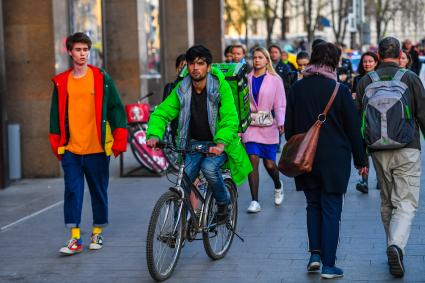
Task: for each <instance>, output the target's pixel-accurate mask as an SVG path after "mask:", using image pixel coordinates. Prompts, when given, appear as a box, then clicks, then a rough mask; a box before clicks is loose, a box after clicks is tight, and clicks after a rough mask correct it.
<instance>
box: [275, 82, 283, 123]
mask: <svg viewBox="0 0 425 283" xmlns="http://www.w3.org/2000/svg"><path fill="white" fill-rule="evenodd" d="M275 82H276V93H275V96H274V102H273V110H274V114H275V117H276V122H277V125H278V126H283V124H284V123H285V109H286V95H285V88H284V87H283V82H282V80H281V79H280V78H276V80H275Z"/></svg>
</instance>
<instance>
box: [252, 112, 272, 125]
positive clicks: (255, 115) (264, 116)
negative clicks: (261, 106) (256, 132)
mask: <svg viewBox="0 0 425 283" xmlns="http://www.w3.org/2000/svg"><path fill="white" fill-rule="evenodd" d="M271 125H273V115H272V112H271V111H257V112H252V113H251V126H255V127H269V126H271Z"/></svg>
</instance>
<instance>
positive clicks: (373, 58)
mask: <svg viewBox="0 0 425 283" xmlns="http://www.w3.org/2000/svg"><path fill="white" fill-rule="evenodd" d="M378 65H379V59H378V55H376V53H373V52H370V51H368V52H365V53H363V54H362V56H361V57H360V64H359V70H358V73H359V74H358V75H357V76H356V77H354V80H353V87H352V88H351V89H352V96H353V99H355V100H356V102H357V107H358V110H359V113H360V114H361V103H362V101H361V98H360V97H357V95H356V88H357V84H358V83H359V81H360V79H361V78H363V77H364V76H365V75H366V74H367V73H369V72H373V71H375V69H376V67H377V66H378ZM367 161H368V166H367V167H368V168H369V158H368V159H367ZM368 173H369V170H368ZM368 180H369V174H363V175H362V176H361V179H360V180H359V182H357V184H356V190H357V191H359V192H361V193H364V194H367V193H368V192H369V183H368ZM376 188H377V189H379V184H378V182H377V185H376Z"/></svg>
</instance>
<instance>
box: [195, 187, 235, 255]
mask: <svg viewBox="0 0 425 283" xmlns="http://www.w3.org/2000/svg"><path fill="white" fill-rule="evenodd" d="M224 184H225V185H226V189H227V191H228V194H229V197H230V201H231V204H230V212H229V220H228V221H227V223H225V224H221V225H217V223H216V217H215V214H216V212H217V205H216V203H215V199H214V197H213V196H212V192H211V191H209V192H208V195H207V197H206V200H205V207H206V213H205V214H204V216H203V219H202V227H204V228H205V229H204V231H203V233H202V238H203V242H204V248H205V252H206V253H207V255H208V256H209V257H210V258H211V259H213V260H217V259H221V258H223V257H224V256H225V255H226V253H227V252H228V251H229V249H230V246H231V245H232V241H233V237H234V235H235V234H234V233H233V231H234V230H235V229H236V222H237V219H238V195H237V189H236V185H235V183H234V182H233V181H232V180H231V179H225V180H224Z"/></svg>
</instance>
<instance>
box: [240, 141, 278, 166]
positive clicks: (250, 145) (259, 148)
mask: <svg viewBox="0 0 425 283" xmlns="http://www.w3.org/2000/svg"><path fill="white" fill-rule="evenodd" d="M278 147H279V145H278V144H262V143H256V142H247V143H246V144H245V149H246V153H248V155H250V154H251V155H258V156H259V157H260V158H264V159H269V160H273V161H275V162H276V155H277V149H278Z"/></svg>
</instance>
